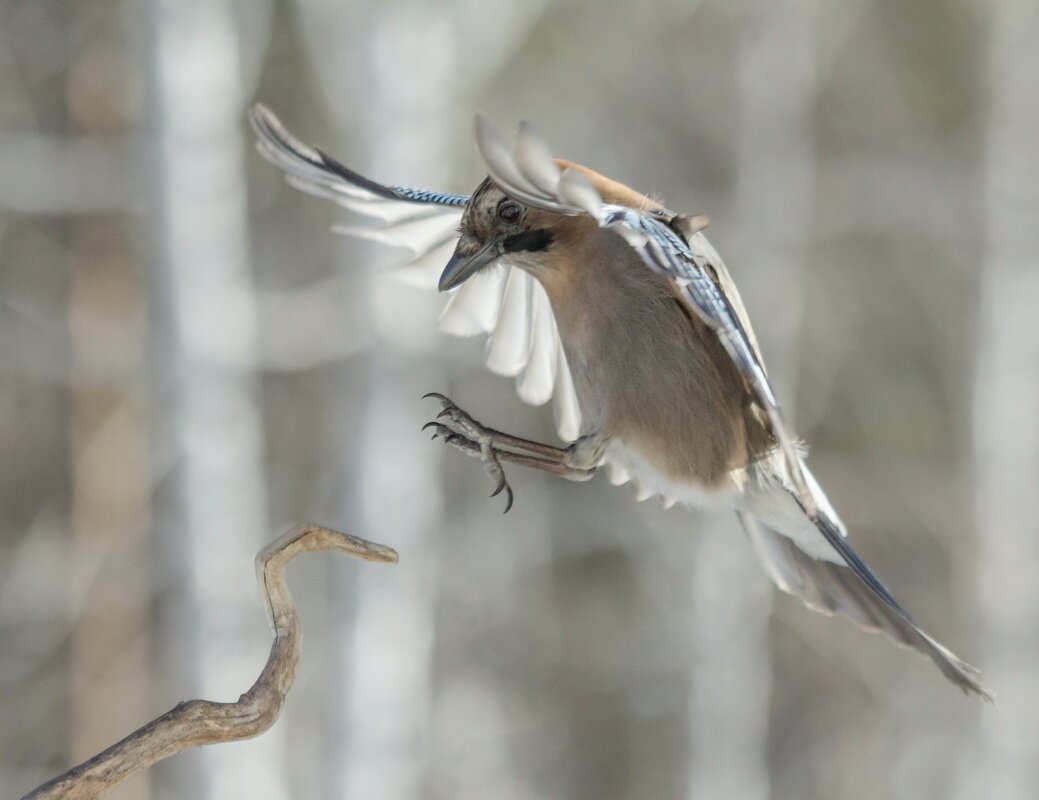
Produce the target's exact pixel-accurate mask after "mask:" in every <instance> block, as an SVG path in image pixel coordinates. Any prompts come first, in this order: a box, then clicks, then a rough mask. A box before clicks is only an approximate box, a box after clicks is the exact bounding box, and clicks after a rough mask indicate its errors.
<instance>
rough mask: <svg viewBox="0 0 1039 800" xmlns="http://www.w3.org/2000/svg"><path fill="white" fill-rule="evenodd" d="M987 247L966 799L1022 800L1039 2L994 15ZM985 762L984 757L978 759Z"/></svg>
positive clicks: (1035, 657) (1028, 677)
mask: <svg viewBox="0 0 1039 800" xmlns="http://www.w3.org/2000/svg"><path fill="white" fill-rule="evenodd" d="M992 9H993V11H994V14H993V25H992V32H991V39H990V44H989V71H988V77H989V86H988V88H989V93H990V97H991V98H992V99H991V105H990V107H989V109H990V110H989V120H988V146H987V166H988V169H987V180H986V185H985V192H986V197H987V202H988V214H987V219H986V237H987V238H986V243H985V251H984V252H985V256H984V264H983V274H982V295H981V298H982V305H981V324H980V331H979V334H980V335H979V342H978V351H977V357H978V364H977V373H976V381H977V386H976V391H975V410H974V424H975V436H976V440H975V459H976V462H975V464H976V472H977V484H978V496H977V504H978V527H979V534H980V550H979V554H978V555H979V573H978V574H979V578H980V600H981V618H982V621H983V626H984V627H983V631H984V633H983V643H984V647H983V650H982V656H981V664H982V666H984V667H985V679H986V682H987V683H988V685H989V686H991V687H993V689H994V690H995V692H996V695H997V698H998V699H1000V700H1004V702H1002V703H1001V704H1000V708H999V710H998V713H997V712H993V711H992V710H989V709H984V710H983V711H982V714H983V716H982V726H981V742H980V754H977V753H969V754H968V756H969V757H968V759H967V763H972V764H976V765H977V767H976V769H970V770H969V771H970V772H971V773H973V774H972V775H971V777H972V778H974V783H973V784H969V785H968V790H967V792H966V793H965V794H964V795H963V796H964V797H967V796H975V797H977V796H988V797H998V798H1000V800H1025V798H1031V797H1034V796H1035V787H1036V785H1037V783H1039V738H1037V736H1036V709H1037V708H1039V673H1037V672H1036V669H1035V665H1036V663H1039V621H1037V619H1039V618H1037V617H1036V613H1035V609H1036V608H1039V580H1037V578H1036V576H1037V575H1039V488H1037V487H1039V429H1037V426H1036V419H1037V416H1036V408H1037V407H1039V338H1037V337H1036V332H1035V331H1036V326H1035V320H1036V309H1037V308H1039V268H1037V264H1036V261H1035V254H1036V253H1037V252H1039V226H1037V224H1036V220H1039V189H1037V187H1039V150H1037V149H1036V146H1035V143H1036V136H1037V133H1036V132H1037V131H1039V102H1037V100H1036V98H1039V69H1037V68H1036V56H1035V46H1034V42H1035V31H1036V30H1037V29H1039V5H1037V4H1036V3H1034V2H1031V0H1007V1H1006V2H1003V3H1000V4H997V5H995V6H993V7H992ZM979 755H980V758H979V757H978V756H979Z"/></svg>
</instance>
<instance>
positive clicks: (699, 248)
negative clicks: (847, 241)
mask: <svg viewBox="0 0 1039 800" xmlns="http://www.w3.org/2000/svg"><path fill="white" fill-rule="evenodd" d="M476 141H477V145H478V147H479V149H480V152H481V154H482V155H483V158H484V161H485V162H486V163H487V168H488V174H489V175H490V178H491V180H493V181H494V182H495V183H496V184H497V185H498V187H499V188H501V189H502V191H504V192H506V193H507V194H509V195H511V196H513V197H515V198H516V199H517V200H519V201H521V202H523V203H526V204H527V205H530V206H533V207H535V208H539V209H542V210H544V211H550V212H554V213H557V214H565V215H579V214H586V215H588V216H590V217H592V218H593V219H595V220H596V222H597V223H598V224H599V226H600V227H603V228H611V229H613V230H614V231H616V232H617V233H618V234H619V235H620V236H621V237H623V239H624V240H625V241H626V242H627V243H628V244H629V245H630V246H631V247H632V249H633V250H635V252H636V253H638V255H639V256H640V258H641V259H642V261H643V262H644V263H645V264H646V266H647V267H648V268H650V269H652V270H653V271H654V272H657V273H659V274H661V275H663V276H665V277H666V278H668V280H669V281H670V282H671V285H672V288H673V290H674V292H675V295H676V296H677V297H678V298H679V300H680V301H681V302H682V303H683V304H684V305H685V306H686V307H687V308H688V309H689V310H690V311H691V312H692V313H694V314H696V315H697V316H698V317H699V318H700V319H701V320H702V321H703V322H704V323H705V324H706V325H707V326H708V327H710V328H711V329H712V330H713V331H714V332H715V333H716V334H717V336H718V339H719V341H720V342H721V344H722V346H723V347H724V348H725V351H726V352H727V353H728V355H729V357H730V358H731V359H732V361H733V363H734V364H735V366H736V367H737V369H739V371H740V373H741V374H742V376H743V378H744V380H745V382H746V385H747V388H748V389H749V391H750V392H751V393H752V395H753V396H754V398H755V399H756V401H757V403H758V404H759V405H760V407H761V408H762V409H763V410H764V411H765V413H766V414H767V417H768V420H769V422H770V424H771V428H772V432H773V434H774V436H775V439H776V442H777V446H778V450H779V456H780V457H779V458H773V459H770V460H769V463H768V464H767V465H766V466H765V467H764V469H765V471H766V472H767V473H770V474H766V475H765V476H764V478H765V484H766V485H764V486H762V487H760V491H752V492H748V494H750V495H752V496H751V497H750V498H749V499H748V500H747V501H746V505H747V508H746V509H744V510H743V511H742V512H741V513H740V518H741V520H742V521H743V524H744V527H745V528H746V530H747V534H748V536H749V537H750V539H751V541H752V542H753V543H754V546H755V549H756V550H757V552H758V554H759V556H760V557H761V560H762V561H763V563H764V564H765V566H766V569H767V570H768V571H769V573H770V575H771V576H772V578H773V580H774V581H775V582H776V584H777V585H778V586H779V587H780V588H781V589H783V590H784V591H787V592H790V593H792V594H796V595H798V596H800V597H801V598H802V599H803V600H804V601H805V602H806V603H807V604H808V605H809V606H810V607H812V608H815V609H817V610H820V611H824V612H828V613H833V612H834V611H837V612H840V613H842V614H844V615H845V616H847V617H849V618H850V619H852V620H854V621H855V622H858V623H859V624H860V625H862V626H864V627H866V628H869V629H872V630H881V631H884V632H885V633H886V634H887V635H888V636H889V637H890V638H892V639H893V640H895V641H896V642H898V643H899V644H904V645H908V646H910V647H913V648H914V649H916V650H917V651H919V652H920V653H923V654H924V655H926V656H928V657H929V658H931V660H932V661H934V663H935V664H936V665H937V666H938V668H939V669H940V670H941V671H942V672H943V674H945V675H946V676H947V677H948V678H949V679H950V680H952V681H953V682H954V683H956V684H957V685H958V686H959V687H960V688H962V689H964V690H965V691H967V690H970V691H975V692H978V693H979V694H982V695H984V696H986V697H988V696H989V695H988V693H987V692H986V690H985V688H984V687H983V686H982V685H981V683H980V682H979V681H978V674H977V671H976V670H974V669H973V668H972V667H971V666H970V665H968V664H966V663H965V662H963V661H961V660H960V659H959V658H957V657H956V656H955V655H953V654H952V653H951V652H949V651H948V650H947V649H945V648H944V647H942V646H941V645H940V644H938V643H937V642H936V641H935V640H934V639H932V638H931V637H930V636H928V635H927V634H926V633H924V632H923V631H922V630H921V629H920V628H919V627H918V626H917V624H916V623H915V622H914V621H913V619H912V618H911V617H910V616H909V614H908V613H906V611H905V610H904V609H903V608H902V607H901V606H900V605H899V604H898V602H897V601H896V600H895V599H894V597H892V595H891V593H890V592H889V591H888V590H887V588H886V587H885V586H884V585H883V583H881V582H880V580H879V579H878V578H877V577H876V575H874V574H873V572H872V571H871V570H870V569H869V567H868V566H867V565H866V564H865V562H863V561H862V559H861V558H860V557H859V555H858V554H857V553H856V552H855V551H854V550H853V549H852V547H851V545H849V544H848V542H847V540H846V538H845V536H846V534H845V531H844V528H843V526H842V525H841V523H840V520H839V519H838V518H837V515H836V513H835V512H834V511H833V509H832V507H831V506H830V504H829V502H828V501H827V499H826V496H825V494H823V492H822V489H821V488H820V487H819V485H818V484H817V483H816V482H815V480H814V478H812V476H811V474H810V473H809V472H808V469H807V467H806V466H805V464H804V462H803V460H802V457H801V453H800V450H799V448H798V447H797V443H796V440H795V438H794V436H793V433H792V432H791V431H790V429H789V427H788V426H787V424H786V422H785V420H784V418H783V414H782V411H781V409H780V407H779V403H778V402H777V400H776V397H775V393H774V392H773V390H772V386H771V385H770V384H769V381H768V377H767V376H766V374H765V367H764V364H763V362H762V359H761V354H760V352H759V350H758V347H757V343H756V341H755V339H754V334H753V331H752V330H751V327H750V323H749V321H748V319H747V315H746V312H745V310H744V309H743V304H742V302H741V300H740V298H739V294H738V292H737V291H736V288H735V285H734V284H733V283H732V281H731V279H730V278H729V275H728V272H727V271H726V269H725V266H724V264H723V263H722V260H721V259H720V258H719V257H718V254H717V253H716V252H715V250H714V248H713V247H711V245H710V243H708V241H707V239H706V237H704V235H703V234H702V233H701V232H700V231H699V229H698V228H697V226H696V225H689V224H688V223H687V224H686V225H685V228H684V229H683V226H682V220H681V219H679V218H669V217H668V216H667V215H661V214H660V213H645V212H643V211H641V210H639V209H635V208H631V207H628V206H622V205H614V204H610V203H605V202H604V201H603V199H602V197H601V196H600V194H599V191H598V190H597V189H596V187H595V185H594V184H593V183H592V181H591V180H590V179H589V178H588V177H587V176H586V175H585V174H584V173H583V172H580V171H579V170H577V169H573V168H568V169H566V170H564V171H561V170H560V169H559V166H558V165H557V163H556V161H555V160H554V159H553V158H552V157H551V154H550V152H549V150H548V148H547V147H546V146H545V144H544V143H543V142H542V141H541V139H540V138H539V137H538V136H537V135H536V134H535V133H534V132H533V130H532V129H531V128H530V126H529V125H526V124H521V125H520V129H519V132H518V134H517V136H516V141H515V145H514V146H513V148H511V149H510V148H509V147H508V146H507V145H506V144H505V142H504V140H503V139H502V138H501V136H500V135H499V134H498V132H497V131H496V130H494V128H493V127H492V126H491V125H490V123H489V122H487V120H486V119H484V118H483V117H480V116H478V117H477V119H476ZM672 226H674V227H672ZM622 477H623V476H622ZM780 534H782V535H780Z"/></svg>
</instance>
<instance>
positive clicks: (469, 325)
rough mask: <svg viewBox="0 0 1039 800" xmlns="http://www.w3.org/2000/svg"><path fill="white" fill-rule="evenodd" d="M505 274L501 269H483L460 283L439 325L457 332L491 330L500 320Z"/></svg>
mask: <svg viewBox="0 0 1039 800" xmlns="http://www.w3.org/2000/svg"><path fill="white" fill-rule="evenodd" d="M503 283H504V278H503V276H502V273H501V271H500V270H484V271H483V272H479V273H477V274H476V275H473V277H471V278H470V279H469V280H467V281H466V282H465V283H463V284H462V285H461V286H460V287H458V288H457V289H456V290H455V291H454V292H453V295H452V297H451V299H450V300H448V301H447V305H446V306H445V307H444V311H443V313H442V314H441V315H440V322H439V323H438V327H439V328H440V330H442V331H443V332H444V333H450V334H452V335H454V336H476V335H477V334H480V333H491V332H492V331H493V330H494V327H495V325H497V324H498V312H499V310H500V309H501V293H502V284H503Z"/></svg>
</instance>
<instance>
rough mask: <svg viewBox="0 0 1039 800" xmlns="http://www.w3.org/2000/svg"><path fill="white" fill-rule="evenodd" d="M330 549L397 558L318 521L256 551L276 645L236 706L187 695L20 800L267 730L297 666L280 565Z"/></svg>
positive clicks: (77, 790) (86, 790)
mask: <svg viewBox="0 0 1039 800" xmlns="http://www.w3.org/2000/svg"><path fill="white" fill-rule="evenodd" d="M317 550H333V551H336V552H339V553H346V554H347V555H351V556H354V557H355V558H360V559H363V560H365V561H382V562H386V563H396V561H397V553H396V551H395V550H393V549H392V548H389V547H386V546H385V545H381V544H376V543H375V542H369V541H366V540H365V539H360V538H358V537H356V536H350V535H349V534H346V533H340V532H339V531H334V530H332V529H330V528H322V527H320V526H318V525H297V526H296V527H294V528H292V529H291V530H289V531H287V532H285V533H284V534H282V535H281V536H280V537H278V538H277V539H276V540H274V541H273V542H271V543H270V544H269V545H267V546H266V547H264V548H263V549H262V550H261V551H260V552H259V553H257V555H256V578H257V580H258V581H259V584H260V592H261V594H262V595H263V602H264V606H265V607H266V609H267V618H268V619H269V620H270V623H271V627H273V628H274V643H273V644H272V645H271V653H270V656H269V657H268V659H267V664H266V665H265V666H264V668H263V671H262V672H261V673H260V677H258V678H257V679H256V682H255V683H254V684H253V685H252V687H251V688H250V689H249V691H247V692H246V693H245V694H243V695H242V696H241V697H240V698H238V702H236V703H215V702H212V701H210V700H189V701H188V702H186V703H179V704H178V705H177V706H176V707H175V708H173V709H171V710H170V711H167V712H166V713H165V714H163V715H162V716H161V717H158V718H156V719H154V720H152V721H151V722H149V723H148V724H147V725H145V726H143V727H141V728H138V729H137V730H136V731H134V732H133V733H131V734H130V735H129V736H127V737H126V738H125V739H123V740H122V741H120V742H117V743H116V744H114V745H112V746H111V747H109V748H108V749H107V750H104V751H103V752H101V753H98V754H97V755H96V756H94V757H93V758H91V759H89V760H87V761H84V762H83V763H82V764H79V765H78V766H75V767H73V768H72V769H70V770H69V771H68V772H66V773H64V774H63V775H59V776H58V777H56V778H54V779H53V780H50V781H48V782H47V783H45V784H43V785H42V786H40V787H38V788H37V789H34V790H33V791H31V792H29V793H28V794H27V795H25V796H24V797H23V798H22V800H43V798H48V799H49V798H63V800H81V799H83V798H92V797H99V796H100V795H102V794H104V793H106V792H107V791H109V790H110V789H112V788H113V787H114V786H115V785H116V784H118V783H120V782H122V781H124V780H126V779H127V778H129V777H130V776H131V775H134V774H136V773H137V772H140V771H141V770H142V769H146V768H148V767H150V766H151V765H152V764H154V763H156V762H157V761H161V760H162V759H164V758H168V757H169V756H172V755H174V754H175V753H179V752H180V751H181V750H186V749H188V748H189V747H197V746H199V745H203V744H213V743H215V742H230V741H235V740H237V739H249V738H251V737H253V736H258V735H259V734H261V733H263V732H264V731H266V730H267V729H268V728H269V727H270V726H271V725H273V724H274V721H275V720H276V719H277V718H278V714H279V713H281V709H282V706H283V705H284V704H285V697H286V696H287V695H288V693H289V690H290V689H291V688H292V682H293V680H294V679H295V677H296V666H297V664H298V663H299V649H300V636H301V633H302V631H301V627H300V620H299V613H298V612H297V610H296V605H295V603H294V602H293V599H292V595H291V594H290V593H289V587H288V585H287V584H286V582H285V566H286V565H287V564H288V563H289V562H290V561H291V560H292V559H293V558H295V557H296V556H297V555H299V554H300V553H307V552H312V551H317Z"/></svg>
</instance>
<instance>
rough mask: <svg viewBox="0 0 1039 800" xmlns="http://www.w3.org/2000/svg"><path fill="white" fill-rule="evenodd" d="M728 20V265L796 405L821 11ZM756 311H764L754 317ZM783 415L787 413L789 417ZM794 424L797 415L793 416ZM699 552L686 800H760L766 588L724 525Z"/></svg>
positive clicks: (760, 11) (782, 393)
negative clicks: (732, 159)
mask: <svg viewBox="0 0 1039 800" xmlns="http://www.w3.org/2000/svg"><path fill="white" fill-rule="evenodd" d="M739 8H740V11H739V15H738V17H737V22H736V24H737V26H738V31H739V39H738V42H739V46H738V50H737V56H736V58H737V64H736V68H737V75H738V80H737V91H738V93H739V94H738V97H737V98H736V101H737V103H738V115H737V124H738V129H737V134H736V164H737V172H736V191H735V196H734V200H733V206H734V207H733V214H732V215H731V216H732V218H733V219H734V221H735V225H734V229H735V230H736V231H737V232H738V233H737V235H736V236H735V237H734V238H735V239H736V241H735V244H734V246H733V247H731V248H727V253H728V258H729V259H730V264H731V265H732V268H733V269H734V271H735V274H736V275H737V276H738V279H739V282H740V285H741V286H743V287H744V296H745V298H746V301H747V305H748V307H749V308H750V310H751V317H752V318H753V319H754V320H755V321H756V326H757V328H758V335H759V337H760V338H761V339H762V341H763V342H764V350H765V358H766V362H767V363H768V364H769V365H770V367H771V374H772V375H773V381H775V384H776V387H777V392H778V395H779V397H780V398H781V402H783V403H784V404H785V405H786V407H787V408H788V409H790V410H792V409H793V407H794V400H795V399H796V387H797V368H798V358H797V335H798V331H799V328H800V316H801V315H800V297H801V281H800V280H799V276H800V275H801V274H802V262H803V260H804V258H805V257H806V250H807V241H808V238H809V236H810V235H811V232H812V224H811V215H812V202H813V189H814V174H815V171H814V148H813V134H812V121H813V111H814V103H815V98H816V86H817V65H816V60H817V52H818V47H817V44H818V43H817V24H818V19H817V17H818V8H817V5H816V3H814V2H799V3H796V4H794V5H793V7H790V6H785V5H784V6H782V7H780V6H777V5H774V4H771V3H767V2H756V1H754V0H750V1H749V2H745V3H742V4H741V5H740V6H739ZM756 309H761V310H765V309H767V313H763V314H757V315H755V314H754V311H755V310H756ZM788 413H789V411H788ZM795 424H796V419H795ZM711 527H713V528H714V530H711V531H708V532H707V533H706V535H705V536H703V537H702V538H701V544H700V547H699V549H698V552H697V555H696V564H695V573H694V577H693V579H692V580H693V584H694V592H695V594H694V611H695V614H694V618H693V622H692V624H693V629H692V631H691V632H690V633H691V636H692V638H693V645H694V649H695V653H696V672H695V683H694V695H693V701H692V704H691V706H690V717H691V718H690V724H691V726H692V747H693V750H692V759H691V763H690V786H689V794H690V796H691V797H693V798H716V797H740V798H757V799H759V800H763V799H764V798H767V797H768V796H769V784H770V780H769V765H768V730H769V693H770V689H771V674H772V659H771V653H770V649H769V644H768V622H769V617H770V614H771V610H772V596H773V594H772V593H773V590H772V588H771V586H770V585H769V584H768V581H767V578H765V577H764V575H763V573H762V571H761V568H760V565H759V564H758V563H756V559H755V558H754V555H753V554H752V552H751V551H750V548H749V547H748V545H747V542H746V541H745V539H744V537H743V536H742V534H740V533H737V530H736V528H737V526H736V525H735V524H734V523H732V522H730V521H729V520H725V521H724V522H722V523H718V524H714V525H712V526H711Z"/></svg>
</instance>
